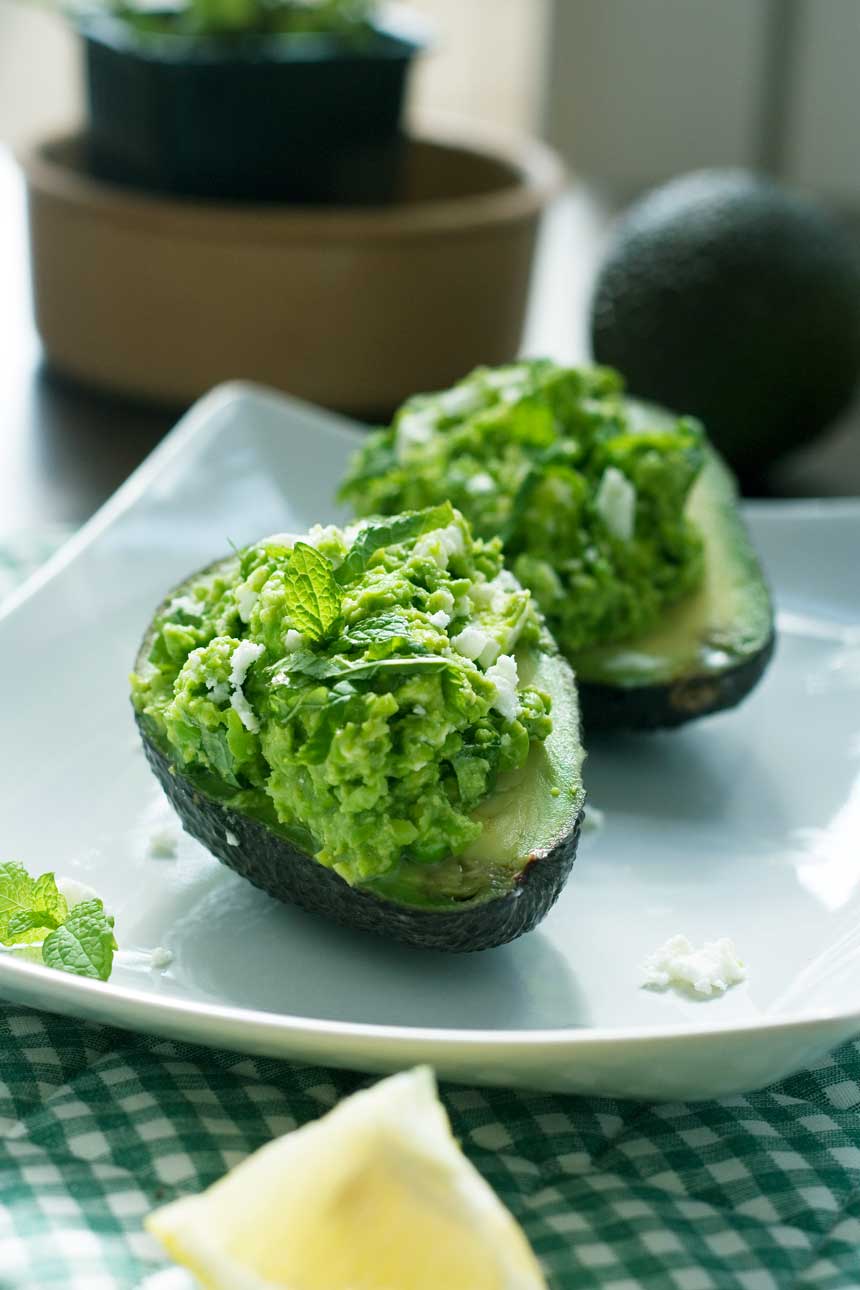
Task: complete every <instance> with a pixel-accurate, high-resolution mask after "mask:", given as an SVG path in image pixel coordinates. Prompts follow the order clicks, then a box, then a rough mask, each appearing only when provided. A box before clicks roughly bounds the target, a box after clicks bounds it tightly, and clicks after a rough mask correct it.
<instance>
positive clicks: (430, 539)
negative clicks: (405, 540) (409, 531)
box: [415, 524, 465, 569]
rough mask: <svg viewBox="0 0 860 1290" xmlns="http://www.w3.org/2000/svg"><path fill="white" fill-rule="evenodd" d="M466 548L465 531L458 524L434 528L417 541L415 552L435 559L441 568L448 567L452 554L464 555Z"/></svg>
mask: <svg viewBox="0 0 860 1290" xmlns="http://www.w3.org/2000/svg"><path fill="white" fill-rule="evenodd" d="M464 549H465V547H464V544H463V531H462V529H461V528H460V527H459V526H458V525H457V524H449V525H447V527H446V528H444V529H433V531H432V532H431V533H425V534H424V537H422V538H419V539H418V541H417V542H416V543H415V554H416V555H417V556H419V557H427V558H429V559H431V560H433V561H434V562H435V563H436V564H437V565H438V566H439V568H440V569H447V568H448V561H449V560H450V559H451V556H452V555H462V554H463V551H464Z"/></svg>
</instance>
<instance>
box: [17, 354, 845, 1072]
mask: <svg viewBox="0 0 860 1290" xmlns="http://www.w3.org/2000/svg"><path fill="white" fill-rule="evenodd" d="M249 396H250V397H252V398H254V399H256V400H257V401H259V402H263V403H265V404H268V405H269V406H270V407H276V408H279V409H295V410H297V411H300V412H301V414H302V415H303V416H306V417H310V418H311V419H315V420H317V421H318V422H319V423H320V424H321V425H325V426H326V428H327V429H328V430H330V431H331V430H334V431H336V432H338V433H340V434H344V435H345V436H346V437H347V438H350V439H353V440H354V441H355V442H358V441H359V440H360V438H361V437H362V434H363V430H362V428H361V427H360V425H359V423H357V422H354V421H352V420H350V419H349V418H348V417H344V416H342V415H341V414H339V413H337V412H332V411H329V410H328V409H325V408H320V407H318V406H317V405H315V404H312V403H308V402H306V401H305V400H302V399H297V398H294V397H293V396H291V395H288V394H285V393H282V392H281V391H277V390H274V389H271V388H270V387H268V386H265V385H262V384H259V383H257V382H254V381H245V380H235V381H227V382H224V383H222V384H220V385H217V386H215V387H214V388H213V389H212V390H210V391H209V392H208V393H207V394H205V395H203V397H202V398H200V399H198V400H197V401H196V402H195V403H194V404H193V405H192V406H191V407H190V408H189V409H188V411H186V412H185V413H184V414H183V415H182V417H181V418H180V419H179V421H178V422H177V424H176V425H175V426H174V427H173V429H171V430H170V431H168V433H167V434H166V435H165V437H164V438H163V439H162V440H161V442H160V443H159V444H158V445H157V446H156V447H155V448H154V449H153V450H152V451H151V452H150V453H149V454H148V455H147V457H146V458H145V459H144V460H143V461H142V462H141V463H140V465H139V466H138V467H137V468H136V469H135V470H134V471H133V472H132V474H131V475H130V476H129V477H128V478H127V479H126V480H125V482H124V483H123V484H121V485H120V487H119V488H118V489H117V490H116V491H115V492H114V493H113V494H112V495H111V497H109V498H108V500H107V501H106V502H104V503H103V505H102V506H100V507H99V509H98V510H97V511H96V512H95V513H94V515H92V516H91V518H90V519H89V520H87V521H86V522H85V523H84V524H83V525H82V526H81V528H80V529H79V530H78V531H77V532H76V533H74V534H73V535H72V536H71V537H70V538H68V539H67V540H66V541H65V542H64V543H63V544H62V546H60V547H59V548H58V550H57V551H56V552H55V553H54V554H53V555H52V556H51V557H50V558H49V559H48V560H47V561H46V562H45V563H44V564H43V565H42V566H41V567H40V568H39V569H37V570H36V571H35V572H34V573H33V574H31V575H30V577H29V578H27V579H25V581H24V582H23V583H22V584H21V586H19V587H17V588H16V589H15V590H13V591H12V592H11V593H10V594H9V595H8V596H6V597H4V599H3V600H2V602H0V627H2V624H3V623H4V622H5V621H6V619H7V618H9V617H10V616H11V615H12V614H14V613H15V612H16V611H17V610H19V609H20V608H21V607H22V606H23V605H25V604H26V603H27V602H28V601H29V600H30V599H31V598H32V597H33V596H34V595H35V594H36V593H37V592H39V591H41V590H42V588H44V587H46V586H47V585H48V584H50V583H51V582H52V581H53V580H54V579H55V578H56V577H57V576H58V575H59V574H60V573H62V572H63V570H65V569H66V568H67V567H68V566H69V565H70V564H71V563H72V562H73V561H74V560H75V559H77V557H78V556H79V555H81V554H83V552H84V551H85V550H86V549H87V548H88V547H89V546H90V545H91V544H92V543H93V542H95V541H96V540H97V539H98V538H99V537H100V536H102V534H104V533H105V532H106V531H107V530H108V529H109V528H110V526H111V525H112V524H113V523H114V522H115V521H116V520H118V519H119V518H120V517H121V516H122V515H123V514H124V513H125V512H126V511H127V510H129V509H130V507H131V506H132V505H133V504H134V503H135V502H136V501H138V500H139V499H140V498H141V497H142V495H143V494H144V493H145V492H146V490H147V489H148V488H149V486H150V485H151V484H152V483H153V482H155V481H156V480H157V478H158V476H159V475H160V473H161V472H162V470H164V469H165V468H166V467H168V466H169V465H170V464H171V463H172V462H173V461H174V460H176V459H177V458H178V457H179V456H180V455H181V454H182V452H183V451H184V450H185V449H186V448H187V447H188V446H189V445H190V444H191V442H192V441H193V440H195V439H197V438H198V437H201V436H202V435H204V434H206V433H207V432H208V430H209V427H210V425H211V423H212V421H213V419H214V417H215V416H216V414H218V413H220V412H221V411H222V409H224V408H226V407H229V405H230V404H231V403H234V402H237V401H240V400H242V399H245V398H248V397H249ZM743 509H744V512H745V514H747V515H751V516H757V515H761V516H764V515H773V514H775V513H779V514H780V515H786V516H788V517H789V518H799V519H802V520H806V521H815V520H818V519H824V518H825V517H826V518H828V519H834V518H836V519H843V518H844V519H852V520H855V521H860V498H850V497H846V498H833V499H831V498H797V499H778V498H774V499H770V498H768V499H760V500H759V499H756V500H754V501H752V502H745V503H744V507H743ZM7 977H8V978H10V979H11V980H12V981H13V982H15V981H17V982H20V983H22V984H25V985H26V983H28V982H29V983H32V985H33V987H34V988H33V990H32V991H25V992H26V993H28V994H30V995H31V996H32V995H33V994H38V995H40V996H41V995H43V994H44V993H45V989H43V988H42V987H46V988H47V993H48V995H50V996H54V998H55V999H56V1001H57V1003H58V1004H60V1005H61V1004H62V1003H63V1002H68V1003H72V1004H74V1003H75V1002H76V1001H77V1000H78V999H84V1000H88V1001H93V1000H100V1003H99V1005H98V1006H97V1007H96V1008H95V1009H94V1011H96V1012H98V1013H102V1012H105V1011H106V1010H107V1009H108V1008H109V1007H110V1004H111V1001H113V1002H117V1003H127V1004H130V1005H134V1006H135V1008H140V1009H142V1010H143V1011H144V1012H151V1013H154V1014H155V1015H154V1017H153V1020H154V1021H155V1023H156V1026H157V1024H158V1022H157V1019H158V1018H163V1019H164V1021H165V1022H167V1021H170V1022H177V1023H181V1022H182V1021H186V1020H193V1021H194V1022H195V1025H194V1027H193V1029H194V1031H195V1032H196V1031H198V1030H204V1029H205V1023H206V1022H207V1021H209V1022H212V1023H216V1024H218V1023H220V1024H222V1025H226V1026H228V1027H229V1029H230V1031H231V1032H232V1031H233V1030H234V1029H238V1030H245V1031H248V1032H251V1031H253V1032H256V1033H257V1034H259V1033H261V1032H262V1033H264V1034H266V1035H273V1036H274V1035H278V1034H280V1035H283V1036H289V1037H291V1038H292V1039H294V1040H301V1039H302V1038H303V1037H304V1038H306V1039H308V1040H314V1039H318V1040H335V1039H342V1040H350V1039H352V1040H355V1041H361V1040H367V1041H371V1042H373V1041H376V1042H379V1043H381V1044H387V1045H392V1044H394V1045H397V1044H400V1045H403V1046H410V1045H418V1046H432V1047H434V1048H435V1049H436V1050H437V1051H438V1050H439V1049H444V1050H451V1051H452V1052H455V1051H456V1050H458V1049H484V1050H487V1049H490V1050H494V1051H498V1050H503V1051H506V1052H508V1053H510V1052H511V1051H512V1050H516V1051H520V1050H528V1049H530V1048H535V1047H546V1048H552V1049H556V1050H558V1049H566V1048H574V1047H595V1046H599V1045H602V1044H610V1045H613V1046H617V1045H619V1044H633V1045H641V1044H669V1043H672V1042H673V1041H675V1040H684V1039H702V1038H705V1037H712V1038H728V1037H732V1036H738V1035H743V1034H749V1033H752V1032H755V1033H759V1032H761V1033H763V1034H772V1033H775V1032H783V1031H789V1030H798V1031H804V1032H805V1031H808V1030H813V1029H817V1028H820V1027H822V1026H827V1025H831V1026H836V1025H839V1026H849V1025H856V1027H857V1029H858V1030H860V1005H858V1006H857V1007H856V1008H848V1009H842V1010H835V1011H834V1010H831V1009H814V1010H813V1011H811V1012H800V1013H794V1014H790V1015H788V1016H779V1017H770V1018H767V1017H761V1016H758V1017H748V1018H736V1019H733V1020H731V1021H729V1020H726V1021H722V1022H721V1021H715V1022H704V1021H702V1022H695V1021H685V1022H679V1023H673V1024H671V1025H663V1026H660V1025H653V1024H652V1025H642V1026H567V1027H554V1028H552V1029H510V1030H500V1029H488V1030H480V1029H474V1028H458V1027H450V1026H445V1027H442V1026H440V1027H431V1026H403V1025H394V1024H387V1023H378V1022H359V1021H341V1020H335V1019H326V1018H319V1017H302V1016H297V1015H296V1014H294V1013H288V1012H269V1011H265V1010H261V1009H256V1008H248V1007H236V1006H233V1005H229V1004H222V1003H212V1002H208V1001H203V1000H193V999H179V998H174V997H169V996H165V995H161V994H159V993H154V992H151V991H146V990H138V989H134V988H131V987H129V986H121V985H115V984H111V982H109V981H108V982H101V981H94V980H89V979H87V978H84V977H76V976H72V975H69V974H65V973H63V972H56V971H55V970H53V969H51V968H47V967H45V966H43V965H40V964H36V963H28V962H26V961H24V960H20V959H15V958H14V957H13V956H12V955H11V954H6V953H0V983H2V982H3V981H4V980H5V979H6V978H7ZM52 1002H53V1000H52ZM703 1002H707V1000H704V1001H703ZM30 1006H33V1007H37V1008H42V1009H43V1010H46V1011H47V1010H49V1008H46V1007H45V1005H43V1004H41V1003H40V1004H31V1005H30ZM100 1020H101V1024H104V1025H113V1026H117V1027H118V1028H120V1029H123V1028H124V1029H132V1030H139V1029H140V1026H139V1023H138V1022H136V1021H134V1020H129V1021H128V1022H127V1023H124V1022H123V1021H122V1020H119V1021H117V1020H116V1019H114V1018H112V1017H109V1016H105V1017H103V1018H100ZM232 1038H234V1039H235V1036H232ZM189 1039H190V1040H191V1041H192V1042H199V1043H202V1044H204V1045H208V1046H217V1044H218V1043H219V1042H221V1043H226V1044H227V1046H229V1043H230V1040H227V1039H222V1040H220V1041H219V1040H217V1039H214V1040H213V1039H212V1038H211V1037H209V1036H205V1035H200V1034H197V1033H194V1034H193V1035H190V1036H189Z"/></svg>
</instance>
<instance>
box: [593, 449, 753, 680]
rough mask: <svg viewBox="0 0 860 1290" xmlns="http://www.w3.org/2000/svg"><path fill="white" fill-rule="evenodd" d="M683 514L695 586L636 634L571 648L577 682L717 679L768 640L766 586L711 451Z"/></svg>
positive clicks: (731, 486) (727, 479) (726, 477)
mask: <svg viewBox="0 0 860 1290" xmlns="http://www.w3.org/2000/svg"><path fill="white" fill-rule="evenodd" d="M687 515H688V517H689V519H690V520H691V521H692V522H693V523H694V524H695V525H696V528H697V529H698V531H699V533H700V534H701V536H702V538H703V540H704V546H705V559H704V573H703V578H702V582H701V584H700V585H699V587H698V589H697V590H696V591H695V592H694V593H693V594H692V595H690V596H688V597H687V598H686V599H685V600H683V601H681V602H680V603H679V604H677V605H674V606H672V607H671V608H670V609H668V610H666V612H665V614H664V616H663V618H662V620H661V622H660V624H659V626H658V627H656V628H655V629H653V630H652V631H650V632H647V633H646V634H644V635H643V636H641V637H639V638H638V639H636V640H633V641H628V642H625V643H624V644H623V645H607V646H598V647H596V648H594V649H591V650H585V651H582V652H581V653H579V654H577V655H576V657H575V658H574V659H573V663H574V666H575V669H576V675H577V679H578V680H579V681H580V682H581V683H584V684H599V685H607V686H618V687H623V688H641V687H646V686H663V685H668V684H671V683H673V682H676V681H680V680H683V679H685V678H689V677H691V676H696V677H702V678H708V677H712V678H714V680H715V681H716V680H718V679H719V678H720V677H721V676H722V675H724V674H725V673H726V672H728V671H731V670H732V669H736V668H738V667H741V666H743V665H745V664H746V663H748V662H750V661H751V660H753V659H755V658H756V657H757V656H758V655H760V654H761V653H762V651H764V650H766V649H768V648H769V644H770V642H771V640H772V637H773V606H772V603H771V597H770V592H769V591H768V588H767V584H766V583H765V581H764V578H763V575H762V571H761V567H760V565H759V562H758V559H757V557H756V554H755V551H754V550H753V547H752V544H751V542H750V539H749V535H748V534H747V531H746V527H745V525H744V522H743V519H742V518H741V515H740V513H739V511H738V497H737V490H736V488H735V483H734V480H733V477H732V476H731V474H730V473H729V471H728V470H727V469H726V467H725V466H724V465H723V463H722V461H721V460H720V459H719V457H718V456H717V455H716V453H714V452H712V451H711V452H709V454H708V458H707V461H706V464H705V466H704V468H703V469H702V472H701V474H700V475H699V478H698V479H697V481H696V483H695V485H694V486H693V490H692V492H691V494H690V498H689V501H688V503H687Z"/></svg>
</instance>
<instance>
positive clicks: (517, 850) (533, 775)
mask: <svg viewBox="0 0 860 1290" xmlns="http://www.w3.org/2000/svg"><path fill="white" fill-rule="evenodd" d="M518 663H519V670H520V676H521V678H522V680H523V681H524V682H525V683H527V684H529V685H534V686H537V687H538V688H539V689H540V690H543V691H544V692H545V693H547V694H548V695H549V696H550V698H551V700H552V730H551V732H550V734H549V735H548V736H547V738H546V739H545V740H544V742H543V743H540V744H533V745H532V748H531V751H530V752H529V756H528V760H527V761H526V763H525V765H524V766H522V767H520V769H519V770H515V771H509V772H507V773H505V774H504V775H501V776H500V777H499V779H498V781H497V783H496V785H495V788H494V789H493V792H492V793H491V795H490V796H489V797H488V798H487V799H486V800H485V801H483V802H482V803H481V804H480V805H479V806H478V807H476V808H475V810H474V811H473V812H472V817H473V819H475V820H478V821H480V823H481V824H482V826H483V829H482V832H481V835H480V837H479V838H478V839H477V841H475V842H473V843H472V844H471V845H470V846H469V847H467V848H466V850H465V851H463V852H462V853H461V854H460V855H458V856H456V857H449V858H448V859H445V860H442V861H440V862H439V863H437V864H435V865H427V866H421V867H420V868H419V867H417V866H414V865H412V866H410V865H401V866H400V867H399V868H398V869H397V870H396V871H395V872H393V873H391V874H387V875H386V876H385V877H384V878H383V879H377V880H376V881H375V882H373V883H370V884H368V886H369V889H370V890H372V891H375V892H376V893H377V894H378V895H380V896H383V897H384V898H386V899H388V900H392V901H396V902H397V903H399V904H406V905H411V906H416V907H426V908H450V907H451V906H452V905H455V906H457V907H461V906H462V905H463V903H464V902H467V901H471V902H472V903H479V902H482V901H487V900H492V899H494V898H495V897H497V896H500V895H504V894H505V893H506V892H508V891H510V890H511V889H512V887H513V886H514V885H515V884H516V882H517V881H518V880H519V878H520V877H521V875H522V874H523V873H524V872H525V870H526V869H527V868H528V866H529V864H530V863H532V862H533V861H534V860H535V859H537V858H539V857H540V856H542V855H545V854H547V853H549V852H550V851H551V850H552V849H553V847H554V846H556V845H557V844H558V842H559V841H561V840H562V839H563V838H565V837H567V836H568V835H570V834H571V833H572V832H573V830H574V828H575V827H576V822H577V820H578V818H579V815H580V813H581V811H582V808H583V805H584V802H585V791H584V789H583V786H582V763H583V760H584V752H583V747H582V743H581V740H580V728H579V705H578V701H577V694H576V683H575V681H574V679H573V674H572V673H571V670H570V667H569V666H568V664H567V663H566V662H565V660H564V659H563V658H562V657H561V656H560V655H559V654H554V653H552V654H551V653H535V652H532V651H530V652H529V653H528V654H522V655H518Z"/></svg>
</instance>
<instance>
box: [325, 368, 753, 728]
mask: <svg viewBox="0 0 860 1290" xmlns="http://www.w3.org/2000/svg"><path fill="white" fill-rule="evenodd" d="M341 496H342V497H343V498H344V499H345V500H347V501H349V502H351V503H352V505H353V506H354V507H355V509H356V511H357V512H358V513H360V514H365V513H369V512H374V513H376V512H381V513H388V512H389V511H396V510H399V509H401V508H402V507H404V506H425V505H429V504H432V503H434V502H437V501H439V500H441V498H443V497H449V498H450V499H451V500H452V501H453V503H454V504H455V505H456V506H458V507H459V508H460V509H461V510H462V511H463V513H464V514H465V515H466V517H467V518H468V519H469V520H470V522H471V523H472V525H473V528H474V530H475V532H476V534H478V535H479V536H481V537H484V538H489V537H490V536H492V535H498V536H499V537H500V538H501V540H502V541H503V543H504V551H505V557H506V559H507V561H508V563H509V565H510V567H511V568H512V570H513V571H514V573H515V574H516V576H517V577H518V578H519V580H520V582H522V584H523V585H524V586H527V587H529V588H530V589H531V590H532V592H533V594H534V595H535V598H536V599H537V601H538V604H539V605H540V607H541V609H542V611H543V613H544V614H545V616H546V620H547V624H548V626H549V628H550V630H551V631H552V633H553V636H554V637H555V639H556V640H557V641H558V644H559V646H560V648H561V650H562V652H563V653H564V654H565V656H566V657H567V658H568V659H569V661H570V662H571V664H572V665H573V668H574V670H575V672H576V677H577V683H578V687H579V693H580V699H581V703H582V711H583V720H584V723H585V727H586V730H593V729H599V728H604V729H613V728H616V729H617V728H628V729H649V728H656V727H660V726H675V725H679V724H681V723H683V722H685V721H689V720H690V719H692V718H694V717H699V716H704V715H706V714H708V713H711V712H717V711H719V710H722V709H725V708H730V707H732V706H734V705H735V704H737V703H739V702H740V701H741V699H743V698H744V697H745V696H746V695H747V694H748V693H749V691H750V690H751V689H752V688H753V687H754V686H755V684H756V683H757V682H758V680H759V679H760V677H761V676H762V674H763V672H764V671H765V668H766V667H767V664H768V662H769V660H770V658H771V655H772V653H773V648H774V622H773V608H772V605H771V599H770V594H769V592H768V588H767V585H766V582H765V580H764V577H763V574H762V571H761V568H760V566H759V563H758V560H757V558H756V555H755V552H754V550H753V548H752V546H751V543H750V540H749V537H748V535H747V533H746V529H745V527H744V523H743V520H742V518H741V515H740V513H739V510H738V505H737V501H738V499H737V492H736V488H735V484H734V481H733V479H732V477H731V475H730V474H729V472H728V470H727V469H726V467H725V466H724V465H723V463H722V462H721V460H720V459H719V457H718V456H717V454H716V453H715V451H714V449H713V448H712V447H711V446H710V444H709V443H708V440H707V438H706V436H705V434H704V431H703V429H702V427H701V425H700V424H699V423H698V422H697V421H695V420H694V419H692V418H690V417H678V416H675V415H674V414H672V413H670V412H668V411H666V410H665V409H662V408H657V407H654V406H651V405H649V404H645V403H641V402H638V401H636V400H632V399H629V398H627V397H625V395H624V389H623V382H622V380H621V377H620V376H619V375H618V374H617V373H616V372H613V371H612V370H611V369H608V368H600V367H594V368H583V369H576V368H565V367H561V366H559V365H558V364H555V363H552V362H550V361H548V360H531V361H526V362H520V363H514V364H511V365H509V366H507V367H502V368H496V369H492V368H483V369H478V370H477V371H475V372H473V373H472V374H471V375H470V376H468V377H466V378H465V379H464V380H463V381H461V382H460V383H459V384H458V385H456V386H454V387H453V388H452V389H450V390H446V391H443V392H441V393H438V394H427V395H418V396H416V397H415V398H413V399H410V400H408V401H407V402H406V403H405V404H404V405H403V407H402V408H401V409H400V411H399V412H398V413H397V414H396V416H395V417H394V420H393V422H392V424H391V425H390V426H389V427H386V428H384V429H382V430H379V431H377V432H375V433H374V434H371V435H370V436H369V437H368V439H367V441H366V443H365V445H364V446H363V447H362V448H361V449H360V450H359V452H358V453H357V454H356V457H355V459H354V461H353V463H352V467H351V470H350V473H349V475H348V477H347V479H346V481H345V483H344V485H343V487H342V489H341Z"/></svg>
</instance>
